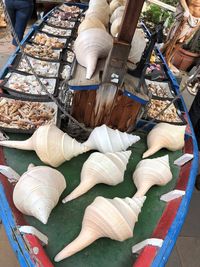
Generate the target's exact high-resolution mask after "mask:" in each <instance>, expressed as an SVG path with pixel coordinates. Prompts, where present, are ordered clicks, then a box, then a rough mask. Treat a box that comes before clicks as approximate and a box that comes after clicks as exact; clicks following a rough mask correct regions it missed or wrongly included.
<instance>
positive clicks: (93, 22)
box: [78, 17, 106, 34]
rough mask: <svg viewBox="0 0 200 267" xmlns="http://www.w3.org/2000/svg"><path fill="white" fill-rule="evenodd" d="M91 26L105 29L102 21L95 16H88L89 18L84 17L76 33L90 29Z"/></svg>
mask: <svg viewBox="0 0 200 267" xmlns="http://www.w3.org/2000/svg"><path fill="white" fill-rule="evenodd" d="M91 28H99V29H102V30H105V31H106V28H105V26H104V25H103V23H102V22H101V21H100V20H99V19H97V18H95V17H89V18H85V19H84V20H83V21H82V22H81V24H80V25H79V27H78V34H80V33H81V32H83V31H85V30H88V29H91Z"/></svg>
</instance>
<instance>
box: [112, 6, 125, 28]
mask: <svg viewBox="0 0 200 267" xmlns="http://www.w3.org/2000/svg"><path fill="white" fill-rule="evenodd" d="M124 10H125V6H119V7H118V8H116V9H115V11H114V12H113V13H112V16H111V18H110V23H111V24H112V23H113V21H114V20H115V19H117V18H119V17H120V18H121V17H123V15H124Z"/></svg>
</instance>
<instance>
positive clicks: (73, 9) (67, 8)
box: [59, 4, 81, 13]
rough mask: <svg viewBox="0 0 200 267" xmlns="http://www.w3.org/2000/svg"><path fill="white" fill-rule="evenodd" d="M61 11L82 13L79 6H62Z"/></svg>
mask: <svg viewBox="0 0 200 267" xmlns="http://www.w3.org/2000/svg"><path fill="white" fill-rule="evenodd" d="M59 9H61V10H62V11H64V12H66V13H80V11H81V10H80V8H79V7H78V6H67V5H65V4H62V5H61V6H59Z"/></svg>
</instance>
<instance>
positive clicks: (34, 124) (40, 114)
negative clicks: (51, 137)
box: [0, 94, 61, 133]
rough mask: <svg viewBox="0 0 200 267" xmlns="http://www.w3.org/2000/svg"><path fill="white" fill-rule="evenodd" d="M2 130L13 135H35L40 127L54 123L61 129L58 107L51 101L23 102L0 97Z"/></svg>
mask: <svg viewBox="0 0 200 267" xmlns="http://www.w3.org/2000/svg"><path fill="white" fill-rule="evenodd" d="M0 114H1V115H0V129H2V130H3V131H5V132H13V133H33V132H34V131H35V130H36V129H37V128H38V127H39V126H41V125H45V124H49V123H53V124H56V125H57V126H58V127H60V123H61V119H60V112H59V110H58V107H57V105H56V104H55V103H54V102H51V101H49V100H42V101H38V100H37V101H36V100H34V99H33V100H31V101H27V100H22V99H19V98H17V97H13V96H9V95H6V94H1V95H0Z"/></svg>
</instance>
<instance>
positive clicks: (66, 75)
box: [60, 64, 72, 81]
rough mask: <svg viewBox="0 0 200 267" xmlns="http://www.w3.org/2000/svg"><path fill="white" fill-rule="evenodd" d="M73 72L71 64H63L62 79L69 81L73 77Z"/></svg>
mask: <svg viewBox="0 0 200 267" xmlns="http://www.w3.org/2000/svg"><path fill="white" fill-rule="evenodd" d="M71 70H72V67H71V66H70V65H69V64H63V66H62V69H61V73H60V76H61V78H62V79H64V80H67V81H68V80H69V79H70V77H71Z"/></svg>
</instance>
